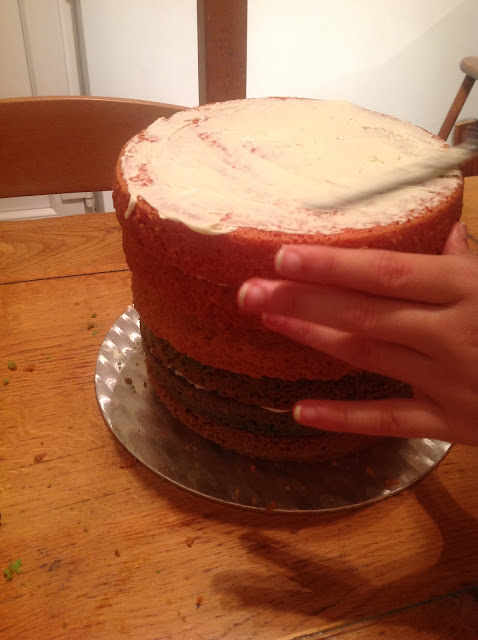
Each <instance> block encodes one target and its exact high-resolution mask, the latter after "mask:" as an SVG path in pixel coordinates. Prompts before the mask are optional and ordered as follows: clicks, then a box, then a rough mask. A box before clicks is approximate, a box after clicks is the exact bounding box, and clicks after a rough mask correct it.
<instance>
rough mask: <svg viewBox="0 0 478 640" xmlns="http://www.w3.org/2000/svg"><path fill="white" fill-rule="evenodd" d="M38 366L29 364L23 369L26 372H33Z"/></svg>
mask: <svg viewBox="0 0 478 640" xmlns="http://www.w3.org/2000/svg"><path fill="white" fill-rule="evenodd" d="M36 368H37V367H36V365H35V364H28V365H27V366H26V367H24V369H23V371H25V373H31V372H32V371H35V369H36Z"/></svg>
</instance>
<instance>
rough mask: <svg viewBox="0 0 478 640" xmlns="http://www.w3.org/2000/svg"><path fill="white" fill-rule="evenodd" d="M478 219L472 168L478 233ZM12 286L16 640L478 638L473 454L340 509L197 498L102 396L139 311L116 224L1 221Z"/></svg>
mask: <svg viewBox="0 0 478 640" xmlns="http://www.w3.org/2000/svg"><path fill="white" fill-rule="evenodd" d="M477 212H478V178H474V179H468V180H467V185H466V197H465V211H464V217H465V218H466V219H467V220H468V222H469V228H470V231H471V232H472V234H474V236H475V237H478V213H477ZM471 242H474V241H473V240H471ZM476 246H478V245H475V247H476ZM0 282H1V283H2V284H1V285H0V332H1V344H0V352H1V356H0V370H1V377H0V394H1V400H0V511H1V526H0V568H3V567H7V565H8V563H9V562H10V561H15V560H16V559H17V558H21V561H22V567H21V573H20V574H19V575H17V574H13V578H12V579H11V580H6V579H5V578H4V577H3V575H0V638H2V640H13V639H15V640H50V639H56V638H67V639H74V640H76V639H78V640H83V639H85V638H88V639H89V638H94V639H105V640H116V639H117V638H131V639H135V640H136V639H138V640H153V639H157V640H163V639H164V640H166V639H171V640H219V639H227V640H246V639H252V638H260V639H261V640H262V639H264V640H285V639H287V640H292V639H294V640H299V639H301V640H305V639H306V638H307V640H312V639H315V638H320V639H325V638H327V639H329V638H340V639H341V640H352V639H353V640H365V639H366V640H373V639H375V638H380V639H385V640H386V639H390V640H396V639H401V638H406V639H409V638H420V639H421V638H423V639H425V638H426V639H427V640H430V639H440V640H442V639H443V640H445V639H446V640H450V639H455V638H457V639H458V638H459V639H460V640H467V639H470V640H471V639H473V640H476V638H478V526H477V518H478V475H477V469H478V448H471V447H465V446H455V447H453V449H452V451H451V453H450V454H449V456H448V457H447V458H446V460H445V461H444V462H443V463H442V464H441V465H440V466H439V467H438V469H437V470H436V471H435V472H433V473H432V474H431V475H430V476H428V477H427V478H426V479H425V480H423V481H422V482H420V483H418V484H417V485H416V486H415V487H413V488H412V489H410V490H408V491H405V492H404V493H402V494H400V495H399V496H397V497H394V498H391V499H389V500H386V501H384V502H381V503H379V504H376V505H375V506H372V507H368V508H362V509H358V510H355V511H351V512H346V513H342V514H338V515H326V514H323V515H317V516H282V515H279V514H273V513H250V512H244V511H240V510H237V509H234V508H232V507H231V508H228V507H224V506H220V505H217V504H215V503H212V502H209V501H206V500H202V499H200V498H197V497H194V496H192V495H189V494H188V493H186V492H184V491H181V490H180V489H178V488H176V487H174V486H171V485H170V484H168V483H167V482H164V481H161V479H160V478H158V477H156V476H155V475H153V474H152V473H150V472H149V471H147V470H146V469H145V468H144V467H142V466H141V465H140V464H139V463H137V462H136V461H135V460H134V459H133V458H132V457H131V456H130V455H129V454H128V453H127V452H126V451H125V450H124V449H123V448H122V447H121V446H120V445H119V444H118V443H117V442H116V440H115V439H114V437H113V436H112V434H111V433H110V431H109V430H108V428H107V427H106V425H105V423H104V422H103V418H102V416H101V414H100V411H99V409H98V406H97V402H96V397H95V385H94V371H95V363H96V357H97V353H98V349H99V347H100V344H101V342H102V340H103V337H104V335H105V333H106V332H107V330H108V329H109V327H110V326H111V324H112V323H113V322H114V321H115V319H116V318H117V317H118V315H119V314H120V313H122V311H123V310H124V309H125V308H126V307H127V305H128V304H129V303H130V302H131V294H130V288H129V274H128V271H127V269H126V265H125V262H124V259H123V254H122V250H121V241H120V229H119V227H118V226H117V224H116V221H115V218H114V215H113V214H109V213H106V214H93V215H82V216H76V217H72V218H67V219H53V220H52V219H49V220H37V221H26V222H6V223H2V224H1V225H0ZM91 322H93V323H94V325H95V327H94V328H90V329H88V328H87V327H88V323H91ZM10 360H14V361H15V363H16V367H17V369H16V371H11V370H9V369H8V367H7V362H8V361H10ZM4 379H8V380H9V383H8V385H4V384H3V382H4Z"/></svg>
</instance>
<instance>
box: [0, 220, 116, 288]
mask: <svg viewBox="0 0 478 640" xmlns="http://www.w3.org/2000/svg"><path fill="white" fill-rule="evenodd" d="M124 269H127V265H126V262H125V259H124V254H123V250H122V247H121V227H120V225H119V223H118V222H117V220H116V216H115V214H114V213H90V214H85V215H79V216H69V217H65V218H52V219H50V220H48V222H47V221H45V220H24V221H20V222H0V283H5V282H17V281H19V280H23V281H26V280H37V279H41V278H57V277H64V276H72V275H78V274H86V273H96V272H99V271H117V270H124Z"/></svg>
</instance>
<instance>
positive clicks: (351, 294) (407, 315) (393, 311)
mask: <svg viewBox="0 0 478 640" xmlns="http://www.w3.org/2000/svg"><path fill="white" fill-rule="evenodd" d="M238 303H239V306H240V307H241V308H242V309H243V310H245V311H247V312H249V313H263V312H266V313H272V314H279V315H286V316H291V317H295V318H300V319H301V320H305V321H307V322H312V323H316V324H319V325H325V326H328V327H334V328H336V329H340V330H342V331H347V332H353V333H358V334H360V335H361V336H365V337H367V336H368V337H370V338H372V339H374V340H384V341H387V342H395V343H398V344H402V345H405V346H407V347H411V348H412V349H416V350H417V351H423V352H424V353H428V352H429V351H430V350H432V351H433V350H435V349H436V348H437V342H438V344H440V343H441V337H440V336H441V333H440V331H439V329H438V327H436V326H435V325H437V323H438V320H439V319H441V316H440V318H439V317H438V316H437V314H436V308H435V307H433V306H432V305H426V304H425V305H419V304H417V303H413V302H409V303H406V304H405V303H403V302H402V301H399V300H393V299H390V298H380V297H377V296H371V295H367V294H364V293H360V292H357V291H351V290H349V289H341V288H338V287H331V286H327V285H312V284H307V283H296V282H290V281H287V280H262V279H254V278H253V279H251V280H248V281H247V282H246V283H244V284H243V286H242V287H241V289H240V290H239V294H238Z"/></svg>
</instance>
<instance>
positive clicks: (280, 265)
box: [275, 247, 302, 275]
mask: <svg viewBox="0 0 478 640" xmlns="http://www.w3.org/2000/svg"><path fill="white" fill-rule="evenodd" d="M301 267H302V258H301V257H300V255H299V254H298V253H297V252H296V251H294V250H293V249H291V248H290V247H282V249H280V250H279V252H278V253H277V255H276V258H275V268H276V271H278V272H279V273H283V274H285V275H293V274H295V273H298V272H299V271H300V269H301Z"/></svg>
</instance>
